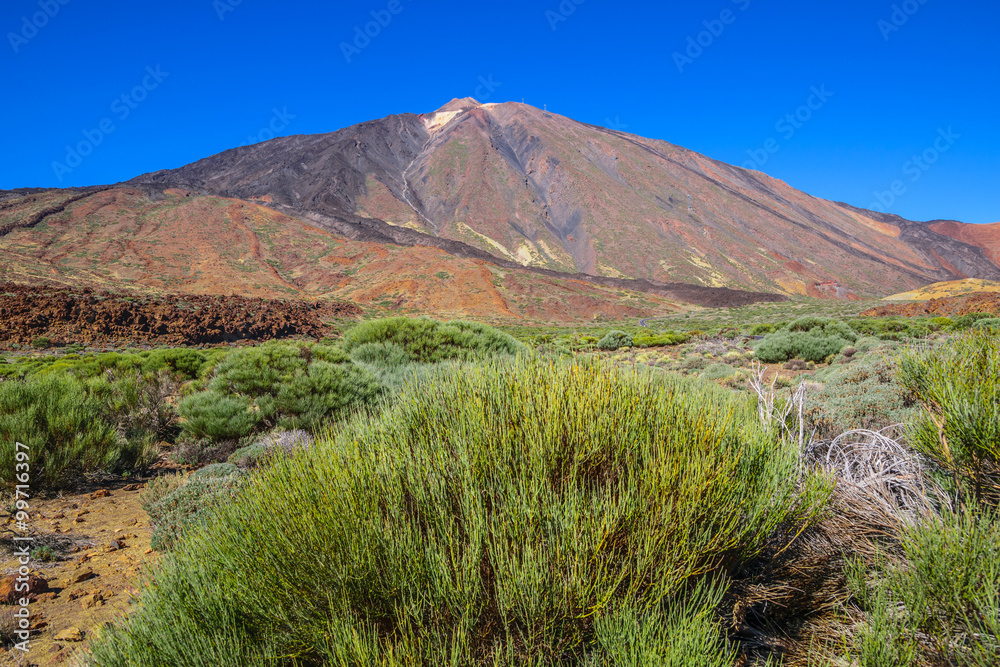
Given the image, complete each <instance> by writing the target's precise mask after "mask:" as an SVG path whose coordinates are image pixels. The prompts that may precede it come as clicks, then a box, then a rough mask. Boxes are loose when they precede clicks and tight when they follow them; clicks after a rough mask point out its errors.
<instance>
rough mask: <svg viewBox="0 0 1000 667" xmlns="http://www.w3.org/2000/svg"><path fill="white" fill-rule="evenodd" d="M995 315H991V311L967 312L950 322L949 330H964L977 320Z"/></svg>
mask: <svg viewBox="0 0 1000 667" xmlns="http://www.w3.org/2000/svg"><path fill="white" fill-rule="evenodd" d="M995 317H996V315H993V314H992V313H968V314H967V315H959V316H958V317H956V318H955V321H954V322H953V323H952V325H951V330H952V331H966V330H968V329H971V328H972V327H973V326H974V325H975V324H976V322H978V321H979V320H988V319H992V318H995Z"/></svg>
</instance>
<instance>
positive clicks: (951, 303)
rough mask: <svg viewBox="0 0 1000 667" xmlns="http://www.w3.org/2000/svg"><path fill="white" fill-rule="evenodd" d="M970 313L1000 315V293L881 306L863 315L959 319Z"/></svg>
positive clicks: (984, 293)
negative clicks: (930, 316) (925, 316)
mask: <svg viewBox="0 0 1000 667" xmlns="http://www.w3.org/2000/svg"><path fill="white" fill-rule="evenodd" d="M970 313H993V314H1000V293H996V292H977V293H976V294H970V295H968V296H955V297H945V298H942V299H931V300H930V301H920V302H917V303H899V304H893V305H891V306H879V307H878V308H872V309H870V310H866V311H864V312H863V313H861V316H862V317H898V316H902V317H918V316H924V315H932V316H937V317H959V316H961V315H968V314H970Z"/></svg>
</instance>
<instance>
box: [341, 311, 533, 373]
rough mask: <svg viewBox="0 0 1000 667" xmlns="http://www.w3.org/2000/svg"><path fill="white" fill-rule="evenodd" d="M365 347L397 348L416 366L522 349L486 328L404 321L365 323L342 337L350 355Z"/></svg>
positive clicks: (471, 324) (469, 323)
mask: <svg viewBox="0 0 1000 667" xmlns="http://www.w3.org/2000/svg"><path fill="white" fill-rule="evenodd" d="M366 343H391V344H393V345H397V346H399V347H401V348H402V349H403V350H405V351H406V353H407V355H408V356H409V358H410V359H412V360H413V361H416V362H419V363H433V362H437V361H445V360H448V359H473V358H476V357H483V356H495V355H512V354H517V353H519V352H521V351H522V350H523V349H524V346H523V345H521V344H520V343H518V342H517V340H515V339H514V337H513V336H511V335H509V334H506V333H503V332H501V331H499V330H497V329H494V328H493V327H490V326H487V325H485V324H476V323H472V322H448V323H444V322H437V321H435V320H429V319H426V318H406V317H396V318H391V319H387V320H375V321H372V322H365V323H363V324H359V325H358V326H356V327H354V328H353V329H351V330H350V331H348V332H347V333H346V334H345V335H344V350H345V351H346V352H347V353H349V354H353V352H354V350H355V349H356V348H358V347H360V346H362V345H364V344H366Z"/></svg>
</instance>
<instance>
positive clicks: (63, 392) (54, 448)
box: [0, 375, 153, 490]
mask: <svg viewBox="0 0 1000 667" xmlns="http://www.w3.org/2000/svg"><path fill="white" fill-rule="evenodd" d="M16 442H21V443H23V444H24V445H26V446H27V448H28V450H27V451H28V452H29V456H30V460H29V463H30V471H31V474H30V479H31V484H32V488H34V489H48V490H59V489H64V488H67V487H69V486H71V485H72V484H73V483H75V482H76V481H78V480H79V478H80V477H81V476H82V475H83V474H84V473H89V472H97V471H106V472H112V473H117V472H129V471H135V470H141V469H142V468H144V467H145V466H146V465H148V464H149V463H150V462H151V460H152V457H153V454H152V450H151V446H150V443H149V439H148V438H141V439H133V440H127V439H125V438H123V437H121V436H120V435H119V434H118V433H117V432H116V429H115V425H114V424H113V423H112V422H111V421H109V419H108V406H107V405H106V404H104V403H103V402H102V401H101V400H99V398H97V397H96V396H95V395H94V394H93V392H92V391H90V389H89V388H88V386H87V385H86V384H85V383H84V382H82V381H80V380H78V379H76V378H74V377H72V376H55V375H52V376H44V377H31V378H27V379H25V380H21V381H17V380H15V381H8V382H4V383H2V384H0V466H2V467H0V483H2V484H3V485H4V486H13V485H14V484H16V483H17V482H18V479H17V477H16V475H17V474H18V473H17V472H15V460H16V454H17V451H16V444H15V443H16Z"/></svg>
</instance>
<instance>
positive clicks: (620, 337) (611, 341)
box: [597, 331, 635, 350]
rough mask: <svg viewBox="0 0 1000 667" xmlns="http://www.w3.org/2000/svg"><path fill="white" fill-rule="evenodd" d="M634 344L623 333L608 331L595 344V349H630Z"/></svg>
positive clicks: (628, 336)
mask: <svg viewBox="0 0 1000 667" xmlns="http://www.w3.org/2000/svg"><path fill="white" fill-rule="evenodd" d="M634 342H635V341H633V340H632V336H630V335H628V334H627V333H625V332H624V331H609V332H608V333H606V334H604V338H602V339H601V340H599V341H598V342H597V349H599V350H620V349H621V348H623V347H632V345H633V344H634Z"/></svg>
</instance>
